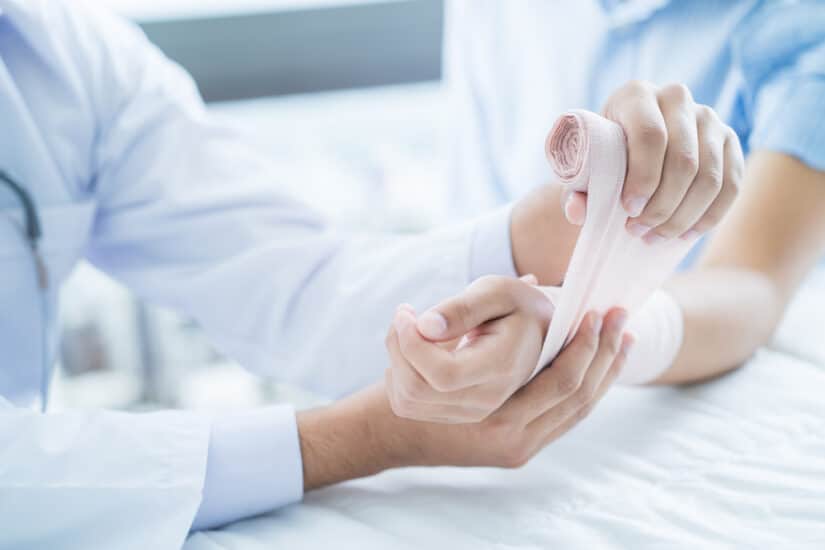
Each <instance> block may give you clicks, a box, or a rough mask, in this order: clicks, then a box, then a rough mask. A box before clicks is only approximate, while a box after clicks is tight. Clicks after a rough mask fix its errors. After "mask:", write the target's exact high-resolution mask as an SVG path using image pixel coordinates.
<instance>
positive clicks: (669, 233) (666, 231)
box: [608, 220, 687, 355]
mask: <svg viewBox="0 0 825 550" xmlns="http://www.w3.org/2000/svg"><path fill="white" fill-rule="evenodd" d="M686 229H687V224H686V223H684V222H682V221H679V220H670V221H668V222H667V223H664V224H662V225H660V226H658V227H657V228H656V233H657V234H658V235H661V236H662V237H664V238H666V239H671V238H673V237H675V236H677V235H681V234H682V233H684V232H685V230H686ZM618 347H619V346H618V345H615V346H612V345H611V346H610V348H609V349H608V352H609V353H611V354H613V355H615V354H616V353H618ZM614 348H615V349H614Z"/></svg>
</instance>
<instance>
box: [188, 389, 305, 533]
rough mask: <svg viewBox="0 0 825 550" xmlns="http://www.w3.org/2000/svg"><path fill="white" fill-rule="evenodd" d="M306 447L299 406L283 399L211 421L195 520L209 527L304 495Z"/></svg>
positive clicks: (197, 526)
mask: <svg viewBox="0 0 825 550" xmlns="http://www.w3.org/2000/svg"><path fill="white" fill-rule="evenodd" d="M303 492H304V476H303V466H302V462H301V447H300V444H299V442H298V426H297V423H296V420H295V411H294V409H293V408H292V407H290V406H287V405H278V406H272V407H265V408H259V409H253V410H249V411H243V412H239V413H233V414H230V415H226V416H223V417H220V418H216V419H215V420H214V421H213V423H212V432H211V437H210V440H209V454H208V456H207V462H206V477H205V480H204V486H203V499H202V500H201V505H200V509H199V510H198V513H197V515H196V516H195V521H194V523H193V525H192V529H193V530H199V529H208V528H212V527H217V526H220V525H224V524H226V523H230V522H232V521H236V520H239V519H242V518H246V517H249V516H254V515H257V514H261V513H264V512H267V511H270V510H273V509H275V508H278V507H280V506H284V505H286V504H290V503H292V502H297V501H299V500H301V497H302V496H303Z"/></svg>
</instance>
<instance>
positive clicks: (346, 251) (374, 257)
mask: <svg viewBox="0 0 825 550" xmlns="http://www.w3.org/2000/svg"><path fill="white" fill-rule="evenodd" d="M99 17H101V18H102V17H104V16H102V15H101V16H99ZM89 25H97V29H96V32H95V33H94V36H93V39H94V40H97V41H98V49H99V51H100V54H99V59H97V60H96V63H97V66H96V67H95V68H94V70H93V71H91V74H93V75H94V76H95V81H94V82H93V87H92V94H93V95H94V98H93V99H94V101H93V104H95V105H100V106H101V112H100V113H99V117H100V128H99V145H98V148H97V156H96V174H95V178H94V181H95V185H96V189H95V195H96V197H97V198H98V201H99V209H98V213H97V218H96V223H95V227H94V232H93V235H94V236H93V241H92V244H91V247H90V252H89V256H90V258H91V259H92V261H93V262H94V263H95V264H96V265H97V266H99V267H100V268H102V269H103V270H105V271H107V272H108V273H110V274H112V275H114V276H115V277H117V278H119V279H120V280H122V281H124V282H125V283H126V284H127V285H128V286H130V287H131V288H132V289H134V290H135V291H137V292H138V293H139V294H140V295H142V296H143V297H145V298H148V299H150V300H153V301H156V302H159V303H161V304H164V305H166V306H170V307H172V308H175V309H177V310H178V311H182V312H185V313H187V314H189V315H191V316H192V317H194V318H195V319H197V320H198V321H199V322H200V323H201V324H202V325H203V327H204V328H205V330H206V331H207V333H208V334H209V335H210V337H211V339H212V341H213V342H215V343H216V344H217V345H218V347H219V348H220V349H221V350H222V351H223V352H225V353H227V354H228V355H229V356H231V357H233V358H234V359H236V360H237V361H239V362H240V363H241V364H242V365H244V366H246V367H248V368H250V369H252V370H254V371H256V372H258V373H261V374H266V375H271V376H273V377H277V378H278V379H280V380H288V381H293V382H298V383H301V384H302V385H304V386H306V387H310V388H312V389H314V390H316V391H320V392H322V393H324V394H326V395H330V396H335V395H340V394H342V393H346V392H349V391H351V390H353V389H356V388H358V387H361V386H363V385H365V384H367V383H370V382H372V381H374V380H376V379H378V378H379V377H380V376H381V375H382V373H383V370H384V368H385V367H386V366H387V365H386V359H385V350H384V336H385V333H386V331H387V329H388V327H389V324H390V319H391V317H392V312H393V310H394V308H395V307H396V306H397V305H398V304H400V303H402V302H409V303H412V304H413V305H414V306H416V307H418V308H423V307H426V306H429V305H431V304H433V303H435V302H436V301H437V300H440V299H442V298H444V297H446V296H449V295H452V294H455V293H457V292H458V291H459V290H461V289H462V288H463V287H464V286H465V285H466V284H467V283H468V282H469V280H470V278H471V271H472V269H471V263H473V262H472V261H471V250H472V249H473V244H472V243H473V236H474V234H475V230H476V227H478V222H468V223H467V224H465V225H461V226H456V227H452V228H449V229H446V230H443V231H438V232H435V233H431V234H425V235H421V236H410V237H400V236H363V235H362V236H359V235H343V234H341V232H340V231H335V230H333V229H331V228H330V227H329V226H328V225H327V224H326V223H325V222H324V220H322V219H321V218H320V217H319V216H318V215H317V214H316V213H314V212H313V211H312V210H310V209H309V208H307V207H306V206H304V205H302V204H299V203H298V202H296V201H294V200H291V199H290V198H289V197H287V196H286V195H285V193H284V191H283V187H284V186H283V185H282V184H281V183H280V182H281V181H282V180H283V177H284V176H283V175H282V174H279V173H278V170H277V167H275V166H273V164H271V163H270V162H269V161H268V160H267V159H266V158H264V157H263V156H262V155H261V154H260V153H258V152H256V151H254V150H253V149H251V148H250V147H248V146H247V145H246V144H245V143H244V140H243V138H242V137H241V136H239V135H238V134H237V133H235V132H234V131H232V130H231V129H229V128H227V127H225V126H222V125H220V124H217V123H215V122H214V121H213V120H212V119H211V118H210V116H209V114H208V113H207V112H206V110H205V108H204V105H203V104H202V102H201V100H200V98H199V96H198V93H197V90H196V88H195V86H194V84H193V82H192V81H191V79H190V78H189V77H188V75H187V74H185V73H184V71H182V70H181V69H180V68H179V67H178V66H177V65H175V64H173V63H172V62H170V61H169V60H168V59H166V58H165V57H164V56H163V55H162V54H161V53H160V52H159V51H158V50H156V49H155V48H154V47H153V46H152V45H151V44H150V43H149V42H148V41H146V40H145V38H144V37H143V35H142V34H141V33H140V31H139V30H137V29H136V28H134V27H132V26H130V25H127V24H126V23H124V22H121V21H114V20H113V21H109V20H108V19H107V20H106V22H105V24H102V23H99V22H97V20H94V19H92V20H90V22H89ZM284 131H285V132H288V131H289V130H288V128H284ZM334 184H335V183H334V182H330V185H334ZM492 216H493V217H495V218H496V220H498V219H500V218H501V215H500V213H495V214H493V215H492ZM505 230H506V228H505ZM476 263H479V262H476Z"/></svg>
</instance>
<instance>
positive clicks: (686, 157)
mask: <svg viewBox="0 0 825 550" xmlns="http://www.w3.org/2000/svg"><path fill="white" fill-rule="evenodd" d="M674 163H675V164H676V168H677V170H679V171H680V172H681V173H683V174H689V175H690V176H695V175H696V173H697V172H698V171H699V156H698V155H697V154H696V153H695V152H694V151H690V150H681V151H677V152H676V153H675V154H674Z"/></svg>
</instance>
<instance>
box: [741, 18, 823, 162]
mask: <svg viewBox="0 0 825 550" xmlns="http://www.w3.org/2000/svg"><path fill="white" fill-rule="evenodd" d="M767 6H768V7H766V8H764V9H761V10H757V11H756V12H754V13H753V14H752V16H751V17H749V18H748V19H747V20H746V21H745V22H744V23H743V25H742V26H741V27H740V29H739V30H738V32H737V33H736V35H735V36H734V44H733V46H734V55H735V57H736V58H737V61H738V64H739V67H740V69H741V73H742V78H743V81H744V93H743V96H744V97H743V100H744V104H745V108H746V111H747V118H748V119H749V123H750V132H749V136H748V138H747V146H748V149H749V150H757V149H766V150H771V151H777V152H781V153H786V154H788V155H792V156H794V157H797V158H799V159H800V160H801V161H802V162H804V163H805V164H807V165H808V166H810V167H812V168H815V169H818V170H825V9H823V6H822V4H821V3H820V2H798V3H786V2H774V3H769V4H767Z"/></svg>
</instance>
